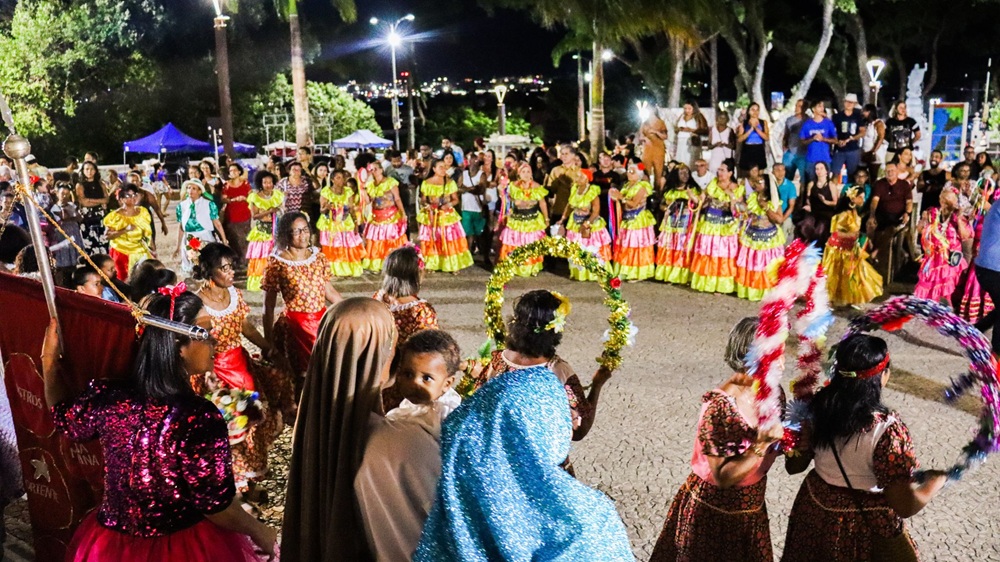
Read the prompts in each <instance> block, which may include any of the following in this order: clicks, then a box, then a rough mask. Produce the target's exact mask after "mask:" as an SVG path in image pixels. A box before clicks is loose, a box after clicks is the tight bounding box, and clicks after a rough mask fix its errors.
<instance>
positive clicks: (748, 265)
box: [736, 194, 785, 301]
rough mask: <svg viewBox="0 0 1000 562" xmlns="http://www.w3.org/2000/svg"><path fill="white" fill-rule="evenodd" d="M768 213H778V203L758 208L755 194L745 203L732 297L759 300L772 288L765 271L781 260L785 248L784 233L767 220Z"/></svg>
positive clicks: (772, 285) (770, 203)
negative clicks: (734, 288)
mask: <svg viewBox="0 0 1000 562" xmlns="http://www.w3.org/2000/svg"><path fill="white" fill-rule="evenodd" d="M768 211H771V212H775V213H780V212H781V202H780V201H768V202H767V203H766V206H765V205H761V204H760V202H759V201H758V200H757V195H756V194H751V195H750V197H749V200H748V201H747V219H746V221H745V223H744V226H743V228H742V229H741V230H740V235H739V250H738V251H737V254H736V296H738V297H739V298H741V299H747V300H750V301H759V300H761V299H763V298H764V295H765V294H766V293H767V292H768V291H769V290H771V288H772V287H774V283H775V282H774V281H772V280H771V279H769V278H768V275H767V268H768V266H769V265H771V262H773V261H774V260H776V259H778V258H781V257H782V256H783V255H784V249H785V231H784V230H782V229H781V228H779V227H778V225H776V224H774V223H772V222H771V219H770V218H768V216H767V213H768Z"/></svg>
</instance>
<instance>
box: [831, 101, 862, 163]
mask: <svg viewBox="0 0 1000 562" xmlns="http://www.w3.org/2000/svg"><path fill="white" fill-rule="evenodd" d="M833 126H834V127H835V128H836V129H837V140H847V139H849V138H851V137H853V136H855V135H857V134H858V131H860V130H861V127H864V126H865V119H864V117H862V116H861V112H860V111H858V110H856V109H855V110H854V111H852V112H851V114H850V115H847V114H846V113H844V112H843V111H841V112H840V113H838V114H836V115H834V116H833ZM858 148H860V145H859V143H858V141H857V140H853V141H851V142H849V143H847V144H845V145H844V146H843V147H837V148H836V150H839V151H841V152H846V151H849V150H857V149H858Z"/></svg>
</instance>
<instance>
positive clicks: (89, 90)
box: [0, 0, 159, 136]
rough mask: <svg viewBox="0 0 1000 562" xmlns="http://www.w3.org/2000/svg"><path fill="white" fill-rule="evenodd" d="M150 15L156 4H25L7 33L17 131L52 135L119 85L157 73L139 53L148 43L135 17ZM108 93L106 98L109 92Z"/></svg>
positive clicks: (0, 66) (3, 78)
mask: <svg viewBox="0 0 1000 562" xmlns="http://www.w3.org/2000/svg"><path fill="white" fill-rule="evenodd" d="M139 14H144V15H147V16H148V15H151V18H149V20H150V21H149V22H146V23H152V24H153V25H154V26H155V25H156V24H158V23H159V19H158V10H157V9H156V7H155V6H154V5H152V4H149V3H147V2H144V1H139V2H112V1H111V0H92V1H90V2H78V3H74V4H72V5H70V6H68V7H67V6H64V5H63V3H62V2H58V1H55V0H22V1H21V2H18V4H17V6H16V7H15V9H14V13H13V15H12V17H11V20H10V22H9V24H8V25H6V26H4V28H3V29H2V30H0V84H2V88H3V92H4V94H5V95H6V96H7V97H8V101H9V103H10V106H11V110H12V111H13V113H14V119H15V124H16V125H17V127H18V131H19V132H21V133H22V134H25V135H28V136H44V135H53V134H56V133H57V132H58V122H59V121H60V119H61V118H64V117H72V116H73V115H75V114H76V111H77V108H78V106H79V105H80V104H82V103H87V102H89V101H93V100H94V99H96V98H98V97H100V96H101V95H103V94H104V93H107V90H108V89H109V88H110V87H111V86H113V85H117V82H118V79H120V78H122V77H126V76H130V75H135V74H137V73H138V74H148V73H150V72H152V69H151V66H150V62H149V61H148V59H146V57H145V56H143V55H142V54H140V53H138V52H136V51H135V50H134V49H135V47H136V46H137V45H138V44H139V43H140V41H141V40H142V39H143V35H142V34H141V33H140V32H138V31H137V29H136V27H135V26H133V25H130V22H131V20H132V19H133V17H135V16H137V15H139ZM102 90H104V92H102Z"/></svg>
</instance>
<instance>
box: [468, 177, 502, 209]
mask: <svg viewBox="0 0 1000 562" xmlns="http://www.w3.org/2000/svg"><path fill="white" fill-rule="evenodd" d="M482 177H483V171H482V170H480V171H478V172H476V175H474V176H470V175H469V171H468V170H466V171H464V172H462V185H464V186H465V187H472V186H474V185H477V184H478V183H479V180H480V179H481V178H482ZM484 198H485V200H486V206H487V208H488V209H489V210H490V211H492V210H494V208H495V207H496V200H497V190H496V188H495V187H489V188H487V189H486V195H485V196H484ZM491 203H492V204H491ZM462 210H463V211H469V212H470V213H479V212H482V210H483V206H482V205H480V204H479V198H478V197H476V196H475V195H473V194H472V193H469V192H465V193H463V194H462Z"/></svg>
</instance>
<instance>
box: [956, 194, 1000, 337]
mask: <svg viewBox="0 0 1000 562" xmlns="http://www.w3.org/2000/svg"><path fill="white" fill-rule="evenodd" d="M981 183H982V182H981ZM977 189H978V187H977ZM998 199H1000V191H992V192H987V193H984V194H983V196H981V197H980V198H979V202H978V203H977V204H976V205H975V206H973V207H972V208H970V209H969V216H968V222H969V224H970V227H971V229H972V233H973V238H972V256H973V262H975V257H976V256H978V255H979V246H980V244H981V243H982V239H983V221H984V220H985V219H986V204H985V203H986V202H987V200H989V202H990V203H991V204H994V205H995V204H996V202H997V200H998ZM962 277H963V280H962V281H963V282H960V283H959V287H961V293H960V294H959V293H956V296H957V299H956V300H958V302H957V303H956V304H957V308H958V315H959V316H961V317H962V318H964V319H965V320H966V321H968V322H971V323H973V324H974V323H976V322H978V321H979V320H980V319H982V317H983V316H986V315H987V314H989V313H990V312H991V311H992V310H993V299H992V298H990V295H989V293H987V292H986V291H985V290H984V289H983V288H982V286H981V285H980V284H979V278H978V277H977V276H976V264H975V263H970V264H969V268H968V269H967V270H965V274H963V275H962Z"/></svg>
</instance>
